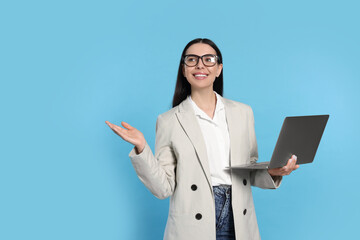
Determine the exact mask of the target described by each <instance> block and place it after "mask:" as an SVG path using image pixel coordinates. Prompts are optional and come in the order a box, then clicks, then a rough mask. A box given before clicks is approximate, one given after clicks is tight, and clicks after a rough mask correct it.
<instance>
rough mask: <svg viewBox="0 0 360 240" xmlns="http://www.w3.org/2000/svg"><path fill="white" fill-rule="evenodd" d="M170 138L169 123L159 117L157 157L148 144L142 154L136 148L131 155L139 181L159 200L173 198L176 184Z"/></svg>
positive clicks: (174, 160)
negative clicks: (137, 152)
mask: <svg viewBox="0 0 360 240" xmlns="http://www.w3.org/2000/svg"><path fill="white" fill-rule="evenodd" d="M170 136H171V131H170V129H169V127H168V125H167V122H166V121H165V120H164V119H163V118H162V117H161V115H159V116H158V118H157V121H156V138H155V156H154V154H153V153H152V151H151V148H150V146H149V145H148V143H147V142H146V145H145V148H144V150H143V151H142V152H141V153H140V154H136V152H135V147H134V148H133V149H132V150H131V152H130V153H129V157H130V160H131V162H132V164H133V166H134V169H135V171H136V173H137V175H138V177H139V179H140V180H141V182H143V183H144V185H145V186H146V187H147V188H148V189H149V190H150V191H151V193H152V194H154V195H155V197H157V198H159V199H165V198H167V197H169V196H171V195H172V193H173V192H174V189H175V184H176V182H175V168H176V157H175V154H174V151H173V149H172V147H171V141H170Z"/></svg>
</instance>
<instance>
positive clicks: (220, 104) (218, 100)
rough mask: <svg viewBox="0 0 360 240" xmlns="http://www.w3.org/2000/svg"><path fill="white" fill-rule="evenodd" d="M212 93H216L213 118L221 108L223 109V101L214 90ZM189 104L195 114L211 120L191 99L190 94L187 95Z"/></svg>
mask: <svg viewBox="0 0 360 240" xmlns="http://www.w3.org/2000/svg"><path fill="white" fill-rule="evenodd" d="M214 93H215V94H216V106H215V114H214V118H215V115H216V114H217V113H218V112H219V111H220V110H222V109H224V103H223V102H222V101H221V97H220V95H219V94H218V93H217V92H215V91H214ZM188 98H189V100H190V102H191V105H192V106H193V109H194V112H195V115H197V116H200V117H201V118H204V119H207V120H210V121H213V120H212V119H211V118H210V117H209V116H208V115H207V114H206V113H205V112H204V111H203V110H201V109H200V108H199V107H198V106H197V105H196V103H195V102H194V101H193V100H192V99H191V95H189V96H188Z"/></svg>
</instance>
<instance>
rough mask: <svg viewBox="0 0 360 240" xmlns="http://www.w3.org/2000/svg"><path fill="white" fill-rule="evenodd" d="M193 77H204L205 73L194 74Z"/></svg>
mask: <svg viewBox="0 0 360 240" xmlns="http://www.w3.org/2000/svg"><path fill="white" fill-rule="evenodd" d="M195 77H206V75H205V74H196V75H195Z"/></svg>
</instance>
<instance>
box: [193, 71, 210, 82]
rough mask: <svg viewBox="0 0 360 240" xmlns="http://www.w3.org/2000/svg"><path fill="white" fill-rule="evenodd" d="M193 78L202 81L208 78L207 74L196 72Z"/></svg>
mask: <svg viewBox="0 0 360 240" xmlns="http://www.w3.org/2000/svg"><path fill="white" fill-rule="evenodd" d="M193 76H194V77H195V79H196V80H203V79H205V78H206V77H207V76H208V74H206V73H202V72H197V73H194V74H193Z"/></svg>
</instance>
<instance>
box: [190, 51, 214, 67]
mask: <svg viewBox="0 0 360 240" xmlns="http://www.w3.org/2000/svg"><path fill="white" fill-rule="evenodd" d="M199 58H201V61H202V62H203V64H204V65H205V66H207V67H212V66H215V64H216V62H217V60H218V58H219V57H218V56H216V55H213V54H206V55H203V56H198V55H194V54H190V55H185V57H184V63H185V65H186V66H188V67H195V66H196V65H197V64H198V63H199Z"/></svg>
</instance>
